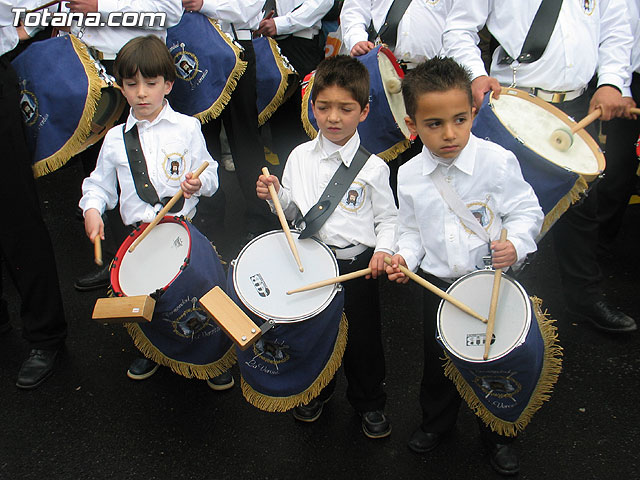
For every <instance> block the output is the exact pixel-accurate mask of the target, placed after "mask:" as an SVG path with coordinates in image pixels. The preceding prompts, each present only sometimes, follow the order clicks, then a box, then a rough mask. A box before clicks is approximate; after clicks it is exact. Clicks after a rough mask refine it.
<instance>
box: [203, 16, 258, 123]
mask: <svg viewBox="0 0 640 480" xmlns="http://www.w3.org/2000/svg"><path fill="white" fill-rule="evenodd" d="M207 18H208V17H207ZM208 20H209V22H210V23H211V25H213V28H215V29H216V30H217V31H218V33H219V34H220V37H221V38H222V39H223V40H224V41H225V42H226V43H227V45H229V47H231V49H232V50H233V53H234V54H235V56H236V64H235V66H234V67H233V69H232V70H231V74H230V75H229V78H228V79H227V83H226V84H225V86H224V88H223V89H222V93H220V96H219V97H218V99H217V100H216V101H215V102H213V105H211V106H210V107H209V108H207V109H206V110H204V111H202V112H200V113H196V114H195V115H194V117H196V118H197V119H198V120H200V123H207V122H208V121H209V120H213V119H214V118H218V116H220V114H221V113H222V110H224V107H226V106H227V103H229V100H231V94H232V93H233V91H234V90H235V89H236V85H238V80H239V79H240V77H241V76H242V75H243V74H244V72H245V70H246V69H247V62H245V61H244V60H240V54H241V52H242V49H241V48H240V47H239V46H238V45H236V44H235V43H233V41H231V40H230V39H229V38H228V37H227V36H226V35H225V34H224V33H223V32H222V30H220V27H219V26H218V24H217V22H216V21H215V20H212V19H211V18H208Z"/></svg>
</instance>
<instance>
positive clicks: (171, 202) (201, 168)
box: [129, 161, 209, 253]
mask: <svg viewBox="0 0 640 480" xmlns="http://www.w3.org/2000/svg"><path fill="white" fill-rule="evenodd" d="M208 166H209V162H207V161H204V162H202V165H200V166H199V167H198V169H197V170H196V171H195V172H193V175H192V176H191V178H192V179H193V178H198V177H199V176H200V174H201V173H202V172H204V170H205V168H207V167H208ZM183 194H184V192H183V191H182V189H180V190H178V191H177V192H176V194H175V195H174V196H173V197H171V200H169V201H168V202H167V204H166V205H165V206H164V207H163V208H162V210H160V211H159V212H158V214H157V215H156V218H154V219H153V221H152V222H151V223H150V224H149V226H147V228H145V229H144V231H143V232H142V233H141V234H140V236H139V237H138V238H136V240H135V242H133V243H132V244H131V246H130V247H129V253H132V252H133V251H134V250H135V249H136V247H137V246H138V245H140V242H141V241H142V240H143V239H144V238H145V237H146V236H147V235H149V233H150V232H151V229H152V228H153V227H155V226H156V225H157V224H158V223H160V220H162V219H163V218H164V216H165V215H166V214H167V213H169V210H171V208H172V207H173V206H174V205H175V204H176V202H177V201H178V200H180V197H181V196H182V195H183Z"/></svg>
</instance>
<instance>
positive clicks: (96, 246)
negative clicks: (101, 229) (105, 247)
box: [93, 234, 103, 267]
mask: <svg viewBox="0 0 640 480" xmlns="http://www.w3.org/2000/svg"><path fill="white" fill-rule="evenodd" d="M93 259H94V262H96V265H98V266H99V267H101V266H102V265H103V263H102V242H101V240H100V234H98V235H96V236H95V237H93Z"/></svg>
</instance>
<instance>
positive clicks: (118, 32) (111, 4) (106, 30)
mask: <svg viewBox="0 0 640 480" xmlns="http://www.w3.org/2000/svg"><path fill="white" fill-rule="evenodd" d="M51 9H54V10H53V11H56V10H57V7H51ZM61 11H68V8H67V7H66V3H62V9H61ZM112 12H122V13H129V12H149V13H155V12H164V13H166V21H165V23H164V25H163V26H161V27H160V26H157V20H155V22H156V26H149V27H147V26H145V27H124V26H117V27H108V26H106V25H104V26H98V27H87V26H79V25H78V24H77V22H74V23H73V25H72V27H71V33H73V34H74V35H76V36H77V37H78V38H80V40H82V41H83V42H84V43H85V44H87V45H88V46H89V47H92V48H95V49H96V50H99V51H100V52H102V53H103V54H104V59H105V60H113V59H115V55H116V54H117V53H118V52H119V51H120V49H121V48H122V47H123V46H124V44H125V43H127V42H128V41H129V40H131V39H132V38H135V37H140V36H144V35H157V36H158V37H159V38H160V39H161V40H162V41H163V42H164V41H165V40H166V38H167V28H169V27H172V26H174V25H177V24H178V22H180V18H182V1H181V0H98V13H100V18H101V20H102V21H103V22H106V21H107V19H108V16H109V14H110V13H112Z"/></svg>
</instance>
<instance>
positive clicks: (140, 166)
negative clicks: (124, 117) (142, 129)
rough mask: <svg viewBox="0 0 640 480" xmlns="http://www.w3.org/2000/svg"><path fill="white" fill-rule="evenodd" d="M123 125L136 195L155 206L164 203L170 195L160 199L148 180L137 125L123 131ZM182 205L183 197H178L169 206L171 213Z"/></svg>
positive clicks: (169, 198) (175, 211)
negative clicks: (171, 205) (172, 204)
mask: <svg viewBox="0 0 640 480" xmlns="http://www.w3.org/2000/svg"><path fill="white" fill-rule="evenodd" d="M125 127H126V124H125V125H122V133H123V136H124V146H125V149H126V151H127V160H129V168H130V169H131V176H132V177H133V184H134V185H135V187H136V192H137V193H138V196H139V197H140V198H141V199H142V200H143V201H145V202H147V203H148V204H150V205H152V206H155V205H157V204H158V203H159V204H161V205H166V204H167V202H168V201H169V200H171V197H165V198H163V199H162V200H160V199H159V198H158V192H156V189H155V188H154V186H153V184H152V183H151V181H150V180H149V172H148V170H147V161H146V160H145V158H144V153H143V152H142V145H140V137H139V135H138V126H137V125H135V126H134V127H133V128H131V129H129V131H128V132H126V131H125ZM182 207H184V197H180V200H178V201H177V202H176V204H175V205H174V206H173V207H172V208H171V210H170V212H171V213H177V212H179V211H180V210H182Z"/></svg>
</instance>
